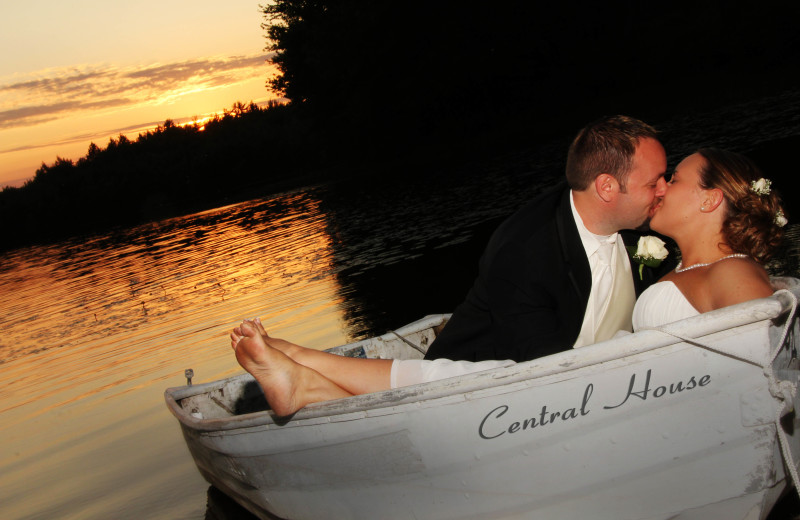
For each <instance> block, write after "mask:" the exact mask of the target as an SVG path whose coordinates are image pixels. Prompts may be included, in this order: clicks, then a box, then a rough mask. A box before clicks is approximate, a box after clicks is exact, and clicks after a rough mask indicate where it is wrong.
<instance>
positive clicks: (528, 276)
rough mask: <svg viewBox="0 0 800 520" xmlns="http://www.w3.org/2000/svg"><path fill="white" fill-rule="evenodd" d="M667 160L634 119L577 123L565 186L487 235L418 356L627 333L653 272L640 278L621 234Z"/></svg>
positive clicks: (525, 347) (662, 185)
mask: <svg viewBox="0 0 800 520" xmlns="http://www.w3.org/2000/svg"><path fill="white" fill-rule="evenodd" d="M666 166H667V161H666V155H665V153H664V148H663V146H662V145H661V143H660V142H659V141H658V139H657V138H656V131H655V130H654V129H653V128H652V127H650V126H649V125H647V124H645V123H643V122H641V121H639V120H636V119H633V118H630V117H625V116H614V117H608V118H604V119H601V120H599V121H596V122H594V123H591V124H589V125H588V126H586V127H585V128H583V129H582V130H581V131H580V132H579V133H578V135H577V136H576V137H575V140H574V141H573V142H572V145H571V146H570V149H569V153H568V155H567V168H566V181H567V185H568V186H566V185H564V184H563V183H562V184H561V185H560V186H559V187H558V188H557V189H555V190H552V191H550V192H548V193H545V194H543V195H541V196H539V197H537V198H536V199H534V200H533V201H532V202H530V203H529V204H528V205H527V206H525V207H523V208H522V209H521V210H519V211H518V212H517V213H516V214H514V215H513V216H511V217H510V218H509V219H508V220H506V221H505V222H504V223H503V224H501V225H500V227H499V228H498V229H497V230H496V231H495V233H494V235H493V236H492V238H491V239H490V241H489V244H488V245H487V247H486V250H485V252H484V254H483V256H482V258H481V261H480V266H479V274H478V278H477V279H476V280H475V283H474V285H473V287H472V289H471V290H470V292H469V294H468V295H467V298H466V300H465V301H464V303H462V304H461V305H460V306H459V307H458V308H457V309H456V311H455V312H454V314H453V316H452V318H451V319H450V321H449V322H448V324H447V325H446V326H445V328H444V329H443V330H442V332H441V334H440V335H439V336H438V337H437V338H436V340H435V341H434V342H433V343H432V344H431V346H430V348H429V349H428V353H427V354H426V355H425V359H437V358H447V359H457V360H467V361H481V360H486V359H513V360H515V361H526V360H529V359H534V358H538V357H541V356H546V355H548V354H553V353H555V352H560V351H563V350H566V349H569V348H573V347H580V346H584V345H589V344H592V343H596V342H598V341H603V340H606V339H609V338H611V337H612V336H613V335H614V333H616V332H617V331H618V330H623V329H625V330H631V313H632V310H633V304H634V301H635V299H636V296H638V294H639V293H641V291H643V290H644V288H645V287H646V286H647V285H649V283H652V282H655V281H657V280H658V277H659V276H658V275H657V274H656V273H653V272H651V270H650V269H645V270H644V271H645V273H644V274H645V279H644V280H640V278H639V269H638V265H637V264H634V266H633V268H632V267H631V262H630V261H629V259H628V254H627V252H626V249H625V245H624V243H623V240H622V237H621V234H620V231H621V230H632V229H635V228H638V227H640V226H642V225H643V224H645V222H646V221H647V220H648V219H649V217H650V216H651V215H652V211H653V209H654V208H655V206H656V205H657V204H658V202H660V199H661V197H662V196H663V195H664V192H665V191H666V181H665V179H664V174H665V173H666ZM636 238H638V237H637V236H632V240H633V241H635V240H636Z"/></svg>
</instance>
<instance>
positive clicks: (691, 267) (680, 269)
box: [675, 253, 748, 273]
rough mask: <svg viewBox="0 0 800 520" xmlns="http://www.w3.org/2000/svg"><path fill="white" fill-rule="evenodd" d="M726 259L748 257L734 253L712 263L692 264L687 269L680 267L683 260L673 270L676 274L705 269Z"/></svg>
mask: <svg viewBox="0 0 800 520" xmlns="http://www.w3.org/2000/svg"><path fill="white" fill-rule="evenodd" d="M727 258H748V255H745V254H742V253H734V254H732V255H728V256H723V257H722V258H717V259H716V260H714V261H713V262H706V263H704V264H694V265H690V266H689V267H682V266H683V260H681V261H680V262H678V266H677V267H676V268H675V272H676V273H682V272H684V271H689V270H691V269H696V268H698V267H705V266H707V265H711V264H716V263H717V262H722V261H723V260H725V259H727Z"/></svg>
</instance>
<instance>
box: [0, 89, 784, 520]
mask: <svg viewBox="0 0 800 520" xmlns="http://www.w3.org/2000/svg"><path fill="white" fill-rule="evenodd" d="M653 123H654V124H656V125H657V126H658V127H659V128H660V129H661V130H662V131H663V138H664V142H665V145H666V147H667V149H668V152H669V155H670V157H669V162H670V167H674V166H675V165H676V164H677V161H678V160H679V159H680V158H681V157H683V156H685V155H687V154H688V153H691V152H692V151H694V149H696V148H698V147H701V146H708V145H714V146H719V147H726V148H730V149H735V150H738V151H742V152H745V153H748V154H749V155H751V156H752V157H753V158H755V159H756V160H757V161H758V162H759V163H760V164H761V165H762V167H763V168H764V169H765V171H766V173H767V175H768V176H769V177H771V178H772V179H773V181H774V186H775V187H777V188H778V189H779V190H781V189H783V190H782V191H783V193H784V196H785V197H793V198H794V193H789V191H788V185H789V184H788V183H789V181H790V179H791V178H792V177H793V176H794V169H795V168H796V165H795V163H794V160H793V155H794V153H795V150H796V149H797V147H798V146H797V145H798V144H799V143H800V92H788V93H784V94H781V95H778V96H773V97H770V98H765V99H759V100H755V101H752V102H749V103H745V104H740V105H736V106H731V107H727V108H724V109H721V110H715V111H711V112H708V113H702V114H693V115H691V116H680V115H676V116H674V117H673V118H672V119H670V120H666V121H653ZM566 146H567V139H566V138H559V139H554V140H553V141H552V142H542V143H535V145H533V146H532V147H531V148H530V149H527V150H521V151H520V152H519V153H517V154H508V155H505V156H503V157H498V158H497V159H496V160H494V161H491V162H488V163H486V162H484V163H481V164H475V165H473V166H472V167H468V168H458V169H452V170H446V169H439V170H437V171H433V172H431V173H430V174H429V175H424V176H421V175H415V176H414V180H413V182H409V181H408V179H403V178H396V179H394V180H391V181H389V180H386V181H384V182H381V183H379V184H377V183H372V182H364V181H343V182H339V183H332V184H328V185H323V186H311V187H308V188H305V189H301V190H296V191H293V192H290V193H284V194H281V195H278V196H274V197H268V198H264V199H256V200H252V201H249V202H246V203H242V204H237V205H233V206H228V207H224V208H218V209H214V210H211V211H206V212H203V213H198V214H194V215H189V216H185V217H180V218H175V219H170V220H166V221H162V222H157V223H153V224H148V225H144V226H139V227H136V228H132V229H124V230H118V231H117V232H114V233H108V234H105V235H100V236H95V237H92V238H91V239H90V240H88V241H86V240H74V241H66V242H63V243H60V244H56V245H52V246H43V247H30V248H24V249H20V250H16V251H12V252H9V253H6V254H3V255H2V256H0V309H2V312H1V313H0V330H2V331H3V334H2V335H0V388H2V389H3V390H2V393H0V512H2V514H1V515H0V516H2V518H11V519H23V518H24V519H33V518H75V519H78V518H80V519H95V518H96V519H106V518H118V519H141V518H149V519H183V518H185V519H195V520H196V519H200V518H204V517H208V518H214V517H220V518H221V517H226V518H236V517H237V516H239V515H240V514H241V515H243V513H241V511H239V510H238V509H237V508H236V507H233V506H231V505H230V504H229V503H227V502H226V501H225V500H224V497H218V496H216V495H215V494H214V493H213V491H209V488H208V485H207V484H206V483H205V482H204V481H203V480H202V479H201V477H200V476H199V474H198V472H197V470H196V468H195V467H194V464H193V462H192V460H191V457H190V455H189V453H188V451H187V449H186V447H185V445H184V442H183V439H182V437H181V435H180V429H179V427H178V425H177V422H176V421H175V420H174V419H173V418H172V416H171V415H170V414H169V413H168V411H167V410H166V407H165V406H164V403H163V396H162V394H163V391H164V389H165V388H166V387H168V386H175V385H180V384H183V382H184V379H183V371H184V369H185V368H189V367H191V368H193V369H194V372H195V382H206V381H211V380H214V379H219V378H221V377H226V376H229V375H232V374H234V373H238V372H240V369H239V367H238V365H237V364H236V362H235V360H234V359H233V356H232V355H231V352H230V347H229V344H228V341H227V333H228V331H229V330H230V329H231V328H232V327H233V326H235V325H236V324H238V323H239V322H240V321H241V319H242V318H245V317H253V316H261V318H262V320H263V321H264V322H265V324H266V325H267V327H268V329H269V330H270V331H271V332H273V333H274V334H276V335H278V336H283V337H288V338H291V339H293V340H295V341H297V342H299V343H302V344H306V345H309V346H313V347H317V348H327V347H330V346H333V345H337V344H341V343H345V342H349V341H353V340H356V339H361V338H364V337H367V336H370V335H374V334H378V333H383V332H386V331H387V330H389V329H392V328H396V327H398V326H400V325H402V324H404V323H407V322H409V321H412V320H414V319H417V318H420V317H422V316H423V315H425V314H430V313H439V312H449V311H452V309H453V308H454V307H455V305H456V304H457V303H458V302H460V300H461V299H462V298H463V296H464V294H465V292H466V290H467V289H468V287H469V285H470V282H471V280H472V277H473V276H474V274H475V269H476V265H477V259H478V255H479V254H480V252H481V250H482V249H483V246H484V244H485V241H486V238H487V237H488V233H489V232H490V231H491V229H493V227H494V226H495V225H496V224H497V223H498V222H499V220H501V219H502V218H503V217H505V216H507V215H508V214H510V213H511V212H513V211H514V210H515V209H516V208H518V207H519V206H521V205H522V204H524V202H525V201H527V200H528V199H530V198H531V197H532V196H534V195H535V194H536V193H538V192H539V191H541V190H542V189H544V188H545V187H546V186H549V185H551V184H552V183H553V182H555V181H556V180H557V179H558V178H559V177H560V175H561V172H562V171H563V162H564V156H565V154H566ZM381 174H382V172H379V171H376V172H375V178H376V179H379V178H381V177H382V175H381ZM788 202H790V204H789V209H790V210H789V217H790V222H791V223H790V225H789V227H788V240H787V247H786V248H785V250H784V251H783V252H782V254H781V255H780V258H778V259H777V260H776V261H775V262H773V263H771V264H770V265H769V266H768V267H769V270H770V272H771V273H772V274H775V275H790V276H800V267H799V266H800V237H798V233H799V232H800V226H798V225H797V224H795V223H794V221H793V218H792V216H793V215H798V214H799V213H798V212H797V211H796V210H795V209H794V208H795V205H794V201H793V200H789V201H788ZM207 504H208V505H207ZM798 512H800V509H798V507H797V503H796V501H795V502H792V503H788V505H787V508H786V510H785V511H780V512H776V514H775V515H773V516H772V518H773V519H777V518H791V517H792V516H793V515H794V514H796V513H798ZM225 515H227V516H225Z"/></svg>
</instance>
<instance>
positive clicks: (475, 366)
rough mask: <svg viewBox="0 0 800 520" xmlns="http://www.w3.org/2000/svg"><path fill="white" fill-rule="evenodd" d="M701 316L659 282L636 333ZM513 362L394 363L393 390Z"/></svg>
mask: <svg viewBox="0 0 800 520" xmlns="http://www.w3.org/2000/svg"><path fill="white" fill-rule="evenodd" d="M698 314H700V313H699V312H698V311H697V309H695V308H694V307H692V304H691V303H689V301H688V300H687V299H686V297H685V296H684V295H683V293H681V291H680V290H679V289H678V287H677V286H676V285H675V284H674V283H672V282H658V283H655V284H653V285H651V286H650V287H648V288H647V289H646V290H645V291H644V292H643V293H642V294H641V296H639V299H637V300H636V305H635V306H634V308H633V330H634V331H637V330H641V329H643V328H647V327H658V326H660V325H664V324H665V323H671V322H673V321H678V320H682V319H684V318H688V317H690V316H696V315H698ZM514 363H515V362H514V361H511V360H510V359H505V360H490V361H479V362H471V361H452V360H450V359H436V360H433V361H428V360H422V359H409V360H395V361H394V363H392V374H391V385H392V388H397V387H400V386H408V385H413V384H417V383H426V382H429V381H436V380H438V379H445V378H448V377H455V376H460V375H464V374H471V373H473V372H480V371H483V370H491V369H496V368H502V367H507V366H509V365H513V364H514Z"/></svg>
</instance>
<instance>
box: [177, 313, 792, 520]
mask: <svg viewBox="0 0 800 520" xmlns="http://www.w3.org/2000/svg"><path fill="white" fill-rule="evenodd" d="M759 302H760V303H758V304H752V305H750V304H746V305H744V307H742V308H740V309H739V311H738V313H734V314H735V316H730V315H722V314H720V313H717V314H713V313H711V314H712V315H711V316H709V315H701V316H698V317H696V318H692V319H690V320H685V322H680V323H678V324H677V326H674V327H672V328H671V329H669V331H668V332H670V333H664V332H661V331H652V330H651V331H642V332H639V333H637V334H632V335H627V336H625V337H622V338H618V339H615V340H612V341H609V342H605V343H602V344H598V345H594V346H591V347H585V348H583V349H580V350H579V351H572V352H568V353H562V354H558V355H555V356H550V357H548V358H543V359H541V360H534V361H531V362H527V363H520V364H517V365H514V366H511V367H508V368H505V369H501V370H495V371H491V372H483V373H477V374H471V375H468V376H462V377H459V378H453V379H449V380H443V381H437V382H432V383H426V384H422V385H415V386H412V387H406V388H401V389H397V390H393V391H389V392H382V393H378V394H369V395H366V396H356V397H353V398H348V399H345V400H339V401H336V402H330V403H320V404H318V405H313V406H311V407H309V408H308V409H306V410H303V411H301V412H300V413H298V414H297V415H296V416H295V417H293V418H292V419H290V420H288V421H285V422H281V421H280V420H276V418H274V417H272V416H271V415H270V414H269V412H266V411H263V412H255V413H250V414H244V415H239V416H237V417H233V418H229V417H225V416H224V415H221V416H219V417H214V416H213V415H214V414H213V413H209V412H208V411H205V412H195V417H192V416H191V415H188V418H187V414H186V413H184V412H182V411H181V410H184V411H186V410H188V409H189V408H191V405H190V404H189V403H190V402H191V398H189V399H186V396H188V395H189V394H190V393H191V392H192V391H191V390H189V389H187V388H188V387H187V388H183V389H181V391H180V392H173V393H172V394H170V392H169V391H168V399H167V400H168V402H170V399H172V402H174V403H176V405H175V406H177V407H178V408H179V409H180V410H177V409H173V412H174V413H176V415H177V416H178V417H179V419H181V425H182V428H183V434H184V436H185V438H186V442H187V445H188V446H189V449H190V451H191V453H192V456H193V457H194V459H195V462H196V463H197V466H198V469H199V470H200V472H201V473H202V474H203V476H204V477H205V478H206V479H207V480H208V481H209V482H210V483H211V484H213V485H215V486H216V487H218V488H220V489H221V490H223V491H224V492H226V493H227V494H229V495H230V496H232V497H234V498H235V499H236V500H238V501H239V502H240V503H241V504H242V505H243V506H244V507H247V508H248V509H250V510H251V511H253V512H254V513H255V514H257V515H259V516H261V517H262V518H275V517H278V518H291V519H294V520H300V519H315V520H318V519H320V518H343V519H345V518H354V519H356V518H357V519H361V518H382V519H390V518H392V519H394V518H397V519H406V518H426V519H465V518H481V519H483V518H543V519H551V518H559V519H571V518H574V519H586V518H592V519H614V520H618V519H667V518H681V519H695V518H697V519H701V518H702V519H704V520H708V519H713V518H720V519H723V518H724V519H726V520H729V519H736V518H741V519H751V518H752V519H758V518H764V517H766V515H767V514H768V512H769V510H770V508H771V507H772V505H773V504H774V503H775V501H776V500H777V499H778V497H779V496H780V494H781V493H782V492H783V491H784V490H785V489H786V488H787V482H790V479H788V478H787V476H786V466H785V465H784V462H783V461H784V457H783V456H782V453H781V448H780V446H779V443H778V440H777V435H776V433H777V428H778V423H776V418H777V417H778V416H779V415H780V413H781V412H780V410H781V408H782V406H783V403H782V401H781V400H780V399H779V398H776V397H775V396H773V395H772V393H771V392H770V380H768V378H766V377H765V375H764V370H763V368H762V367H761V366H759V364H758V363H761V364H769V361H768V357H769V352H770V349H771V346H772V345H773V344H774V343H775V341H776V338H777V337H778V336H779V335H780V334H779V333H780V331H781V330H782V327H783V325H782V324H781V323H780V316H785V315H786V312H785V307H786V305H785V304H781V303H780V302H778V301H777V300H776V299H774V298H773V299H765V300H763V301H759ZM720 320H723V321H725V320H727V324H723V325H721V324H720V323H718V322H719V321H720ZM788 326H790V327H794V326H795V325H794V323H793V322H791V323H789V324H788ZM676 334H677V335H679V336H684V337H686V336H688V337H691V338H695V339H694V340H693V341H692V342H687V341H684V340H681V339H679V338H677V337H675V335H676ZM696 343H702V344H703V345H704V346H702V347H701V346H698V345H697V344H696ZM717 347H720V348H723V349H724V350H725V351H726V353H719V352H716V351H715V349H716V348H717ZM742 358H748V359H750V361H743V360H742ZM790 358H791V356H790V355H789V353H788V351H787V353H786V354H785V355H782V356H779V359H778V360H777V361H776V363H777V364H779V365H781V366H780V367H779V370H778V374H779V375H780V379H782V380H785V381H788V382H790V383H796V382H797V380H798V372H797V370H796V368H795V367H794V364H793V362H791V359H790ZM753 361H755V362H753ZM248 382H249V384H250V385H251V388H252V384H253V383H252V382H250V380H249V379H248V376H240V378H239V379H235V380H230V381H228V382H227V384H228V387H229V388H228V390H227V392H228V394H230V393H231V392H234V393H235V392H236V391H237V390H232V389H234V388H240V387H241V386H242V385H246V384H248ZM212 386H213V385H212ZM214 388H221V387H220V386H219V383H217V384H216V386H214ZM226 388H227V387H226ZM210 389H211V387H209V389H206V390H203V392H206V393H207V392H208V391H210ZM773 389H774V385H773ZM195 391H196V390H195ZM251 391H252V390H251ZM181 392H183V394H181ZM194 395H199V394H194ZM181 396H183V398H184V399H185V400H186V402H185V403H184V407H185V408H184V407H181V406H180V404H179V401H181ZM795 399H796V393H795ZM199 415H202V418H200V417H198V416H199ZM798 427H800V424H799V423H798V422H797V419H796V416H795V415H794V414H793V413H792V414H789V415H787V416H786V417H784V419H783V423H782V424H781V428H782V430H783V431H784V432H787V433H786V438H787V439H788V440H789V443H790V446H791V451H792V453H794V454H795V455H794V456H793V457H792V460H793V462H792V463H793V464H794V465H795V467H796V465H797V462H798V461H797V459H796V457H797V454H798V453H800V443H798V438H797V436H796V435H794V434H793V432H795V431H797V429H798Z"/></svg>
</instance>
